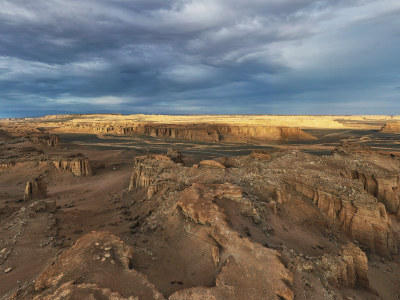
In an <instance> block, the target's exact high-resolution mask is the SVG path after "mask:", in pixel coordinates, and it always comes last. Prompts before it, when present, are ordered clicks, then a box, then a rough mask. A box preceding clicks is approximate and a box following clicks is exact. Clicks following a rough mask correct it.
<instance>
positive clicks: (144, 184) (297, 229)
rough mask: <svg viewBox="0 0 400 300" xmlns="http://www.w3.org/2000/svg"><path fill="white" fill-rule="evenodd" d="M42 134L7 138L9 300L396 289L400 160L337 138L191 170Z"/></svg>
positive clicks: (0, 181)
mask: <svg viewBox="0 0 400 300" xmlns="http://www.w3.org/2000/svg"><path fill="white" fill-rule="evenodd" d="M41 134H43V133H41ZM46 134H47V133H46ZM45 136H46V137H44V138H33V139H32V138H24V137H21V136H18V135H16V133H15V132H14V133H13V134H9V133H7V132H6V131H3V132H2V134H1V138H2V145H0V147H1V148H0V150H1V156H0V163H1V164H0V165H1V166H2V167H1V169H0V185H1V189H2V190H1V193H0V197H1V198H0V201H1V211H0V212H1V214H0V217H1V219H0V222H1V223H0V241H1V243H0V245H1V246H0V271H1V273H0V282H2V283H3V284H2V287H1V290H0V291H1V295H2V298H4V299H397V298H398V297H400V281H399V276H398V275H399V274H400V257H399V246H400V223H399V220H400V199H399V193H400V191H399V184H400V160H399V158H398V157H396V156H394V155H389V154H385V153H378V152H374V151H372V150H371V149H369V148H366V147H359V146H357V145H354V144H349V143H343V144H341V145H340V146H338V147H337V148H336V149H335V151H333V153H332V154H331V155H327V156H315V155H311V154H306V153H303V152H300V151H295V150H290V149H288V150H271V151H254V152H253V153H251V154H250V155H246V156H237V157H220V158H219V159H215V160H204V161H199V162H198V163H195V164H193V163H188V162H187V161H185V157H182V156H181V154H180V153H179V151H176V150H173V149H171V150H169V151H168V153H167V154H166V155H161V154H147V155H138V154H132V153H131V152H129V153H125V152H121V151H120V152H116V151H114V152H109V153H108V152H107V153H103V152H102V151H100V150H97V151H95V150H93V151H91V152H90V151H87V150H85V149H79V151H82V152H85V151H87V153H84V154H71V153H69V152H70V150H68V151H67V150H63V149H60V148H57V145H60V143H61V141H60V140H59V139H57V138H50V137H48V136H47V135H45ZM40 140H42V141H43V142H38V141H40ZM48 141H54V142H48ZM54 147H55V148H54ZM67 152H68V153H67ZM128 154H129V155H128ZM131 154H132V155H131ZM123 159H126V161H130V162H131V163H130V164H128V163H126V161H125V160H123ZM107 162H108V163H109V164H110V165H108V164H107ZM111 162H112V164H111ZM121 162H122V163H121ZM18 193H20V194H18ZM18 195H19V196H18ZM78 225H79V227H77V226H78ZM26 266H28V267H29V268H27V267H26Z"/></svg>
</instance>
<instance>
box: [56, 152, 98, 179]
mask: <svg viewBox="0 0 400 300" xmlns="http://www.w3.org/2000/svg"><path fill="white" fill-rule="evenodd" d="M53 164H54V166H55V167H56V168H57V169H59V170H66V171H69V172H72V173H73V174H74V175H76V176H91V175H92V174H93V171H92V168H91V166H90V163H89V160H88V159H87V158H85V157H84V156H83V155H80V154H77V155H70V156H69V157H65V158H64V157H63V158H60V159H59V160H54V161H53Z"/></svg>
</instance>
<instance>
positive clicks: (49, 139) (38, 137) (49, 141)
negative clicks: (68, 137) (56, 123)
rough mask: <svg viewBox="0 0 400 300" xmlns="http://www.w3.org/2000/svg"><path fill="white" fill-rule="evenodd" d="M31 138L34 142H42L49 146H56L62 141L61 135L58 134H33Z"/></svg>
mask: <svg viewBox="0 0 400 300" xmlns="http://www.w3.org/2000/svg"><path fill="white" fill-rule="evenodd" d="M29 139H30V140H31V142H32V143H34V144H42V145H45V146H49V147H56V146H57V145H58V144H59V142H60V137H59V136H58V135H56V134H33V135H30V136H29Z"/></svg>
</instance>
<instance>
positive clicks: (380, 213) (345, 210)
mask: <svg viewBox="0 0 400 300" xmlns="http://www.w3.org/2000/svg"><path fill="white" fill-rule="evenodd" d="M288 183H289V184H290V185H291V186H292V187H294V188H295V189H296V190H297V191H298V192H300V193H302V194H303V195H304V196H306V197H307V198H309V199H310V200H312V201H313V202H314V203H315V204H316V205H317V206H318V207H319V208H320V209H321V210H322V211H324V212H325V213H326V214H327V215H328V216H329V217H330V218H332V219H334V220H337V221H338V222H339V223H340V225H341V228H342V229H343V231H344V232H346V233H347V235H349V236H350V237H351V238H353V239H355V240H357V241H358V242H359V243H360V244H361V245H363V246H364V247H367V248H369V249H370V250H371V251H373V252H376V253H378V254H380V255H384V256H389V255H390V254H397V242H396V237H395V236H394V234H393V231H392V224H391V221H390V219H389V218H388V216H387V213H386V209H385V207H384V205H383V204H382V203H378V202H377V201H376V199H375V198H373V197H371V196H369V195H368V194H366V195H365V196H364V197H363V200H361V199H355V198H354V199H352V198H351V197H348V196H345V195H340V194H338V193H337V192H334V191H330V190H328V189H326V188H324V187H323V186H318V185H317V186H315V185H310V184H308V183H305V182H301V181H299V180H293V181H290V182H288Z"/></svg>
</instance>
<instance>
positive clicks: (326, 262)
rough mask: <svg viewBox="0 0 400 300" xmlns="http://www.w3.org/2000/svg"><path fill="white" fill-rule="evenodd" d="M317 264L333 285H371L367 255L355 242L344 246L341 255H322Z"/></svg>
mask: <svg viewBox="0 0 400 300" xmlns="http://www.w3.org/2000/svg"><path fill="white" fill-rule="evenodd" d="M316 265H317V266H320V267H321V268H322V269H323V270H324V273H325V276H326V278H327V279H328V281H329V283H330V284H332V285H333V286H336V287H341V286H347V287H352V288H354V287H356V286H360V287H364V288H368V287H369V279H368V259H367V256H366V255H365V253H364V252H363V251H362V250H361V249H360V248H359V247H357V246H356V245H354V244H353V243H349V244H347V245H345V246H342V249H341V251H340V252H339V255H335V256H334V255H324V256H322V258H321V259H320V260H319V261H318V262H316Z"/></svg>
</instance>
